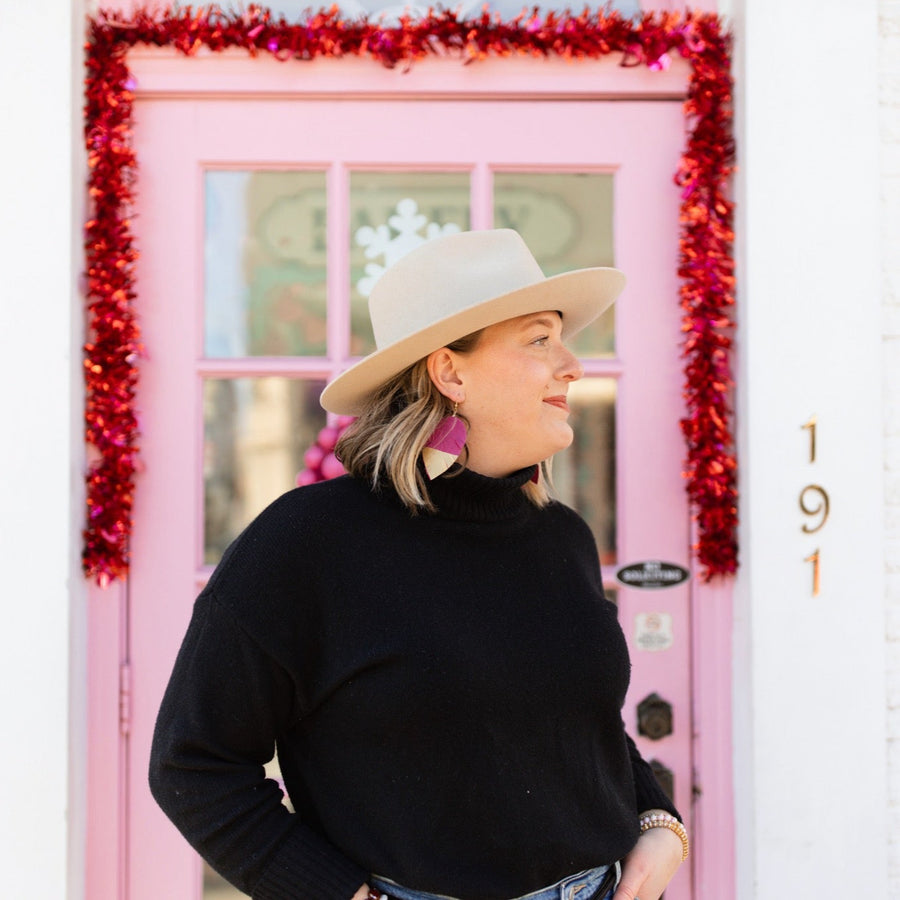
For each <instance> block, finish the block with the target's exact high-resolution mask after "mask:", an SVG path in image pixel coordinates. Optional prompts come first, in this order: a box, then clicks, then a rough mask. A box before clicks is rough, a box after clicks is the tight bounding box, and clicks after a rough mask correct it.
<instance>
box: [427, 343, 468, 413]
mask: <svg viewBox="0 0 900 900" xmlns="http://www.w3.org/2000/svg"><path fill="white" fill-rule="evenodd" d="M425 362H426V365H427V367H428V375H429V377H430V378H431V380H432V382H433V383H434V386H435V387H436V388H437V389H438V390H439V391H440V392H441V393H442V394H443V395H444V396H445V397H446V398H447V399H448V400H452V401H453V402H454V403H462V402H463V400H464V399H465V397H464V396H463V391H462V380H461V379H460V377H459V373H458V372H457V370H456V354H455V353H454V352H453V351H452V350H451V349H450V348H449V347H441V348H440V350H435V351H434V352H433V353H429V354H428V358H427V359H426V361H425Z"/></svg>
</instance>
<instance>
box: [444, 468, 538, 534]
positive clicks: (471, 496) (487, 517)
mask: <svg viewBox="0 0 900 900" xmlns="http://www.w3.org/2000/svg"><path fill="white" fill-rule="evenodd" d="M534 470H535V466H528V467H527V468H524V469H519V470H518V471H517V472H513V473H512V474H511V475H508V476H506V477H505V478H489V477H488V476H486V475H479V474H478V473H477V472H473V471H471V469H460V468H458V467H454V468H453V469H451V470H450V471H449V472H448V473H447V474H446V475H442V476H441V477H440V478H436V479H435V480H434V481H431V482H429V484H428V492H429V494H430V495H431V500H432V502H433V503H434V505H435V506H436V507H437V515H438V516H440V517H442V518H445V519H463V520H468V521H472V522H490V521H498V520H502V519H512V518H515V517H516V516H518V515H521V514H522V512H524V511H525V510H527V509H528V508H529V507H531V501H530V500H529V499H528V497H526V496H525V493H524V492H523V491H522V487H523V485H525V484H527V483H528V481H529V479H530V478H531V476H532V475H533V474H534Z"/></svg>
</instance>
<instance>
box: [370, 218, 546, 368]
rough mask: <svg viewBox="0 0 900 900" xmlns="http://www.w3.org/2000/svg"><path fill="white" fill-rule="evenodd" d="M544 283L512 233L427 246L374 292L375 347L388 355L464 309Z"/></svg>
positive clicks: (452, 238)
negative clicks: (386, 349)
mask: <svg viewBox="0 0 900 900" xmlns="http://www.w3.org/2000/svg"><path fill="white" fill-rule="evenodd" d="M543 280H544V273H543V272H542V271H541V267H540V266H539V265H538V264H537V261H536V260H535V258H534V257H533V256H532V255H531V251H530V250H529V249H528V247H527V246H526V244H525V242H524V241H523V240H522V238H521V237H520V236H519V234H518V233H517V232H515V231H512V230H511V229H498V230H496V231H463V232H459V233H457V234H452V235H446V236H444V237H442V238H441V239H440V240H435V241H426V242H425V243H424V244H422V245H420V246H419V247H416V249H415V250H412V251H410V252H409V253H407V254H406V256H404V257H402V258H401V259H399V260H398V261H397V262H396V263H395V264H394V265H393V266H391V268H389V269H388V270H387V271H386V272H385V273H384V274H383V275H382V276H381V278H379V279H378V281H377V282H376V283H375V286H374V287H373V288H372V293H371V294H370V295H369V316H370V318H371V320H372V330H373V332H374V334H375V345H376V347H377V348H378V349H379V350H380V349H383V348H384V347H388V346H390V345H391V344H395V343H397V342H398V341H401V340H403V339H405V338H407V337H409V336H410V335H412V334H415V333H416V332H419V331H421V330H423V329H425V328H428V327H429V326H431V325H433V324H435V323H436V322H439V321H440V320H441V319H445V318H447V317H448V316H453V315H454V314H456V313H458V312H461V311H462V310H464V309H468V308H469V307H471V306H476V305H478V304H479V303H483V302H484V301H486V300H490V299H492V298H494V297H499V296H502V295H503V294H508V293H510V292H512V291H517V290H519V289H520V288H523V287H528V286H529V285H532V284H536V283H538V282H540V281H543ZM462 336H463V335H462V334H459V335H456V337H462Z"/></svg>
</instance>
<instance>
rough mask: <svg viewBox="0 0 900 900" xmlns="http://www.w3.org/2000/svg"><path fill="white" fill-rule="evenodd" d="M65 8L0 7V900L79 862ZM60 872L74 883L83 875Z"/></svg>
mask: <svg viewBox="0 0 900 900" xmlns="http://www.w3.org/2000/svg"><path fill="white" fill-rule="evenodd" d="M78 8H80V6H79V4H77V3H75V4H73V3H71V2H69V0H31V2H28V3H3V4H0V35H2V36H3V46H2V52H0V111H2V122H3V126H2V127H3V136H4V140H3V145H2V149H0V163H2V164H0V202H2V209H3V212H2V215H0V273H2V276H0V390H2V417H0V422H2V426H0V435H2V440H0V472H2V477H0V511H2V515H0V571H2V576H0V577H2V582H0V583H2V588H0V598H2V599H0V603H2V610H3V627H2V629H0V709H2V710H3V740H2V742H0V771H2V772H3V773H4V774H3V778H2V779H0V829H2V830H0V871H2V872H3V889H2V892H3V895H4V896H8V897H36V898H62V897H66V896H76V894H75V893H72V894H67V882H68V881H69V878H70V873H69V872H68V871H67V869H68V866H69V865H70V860H69V853H68V848H69V843H70V841H71V842H72V844H73V847H75V848H76V853H77V846H78V843H79V841H80V839H81V835H83V827H82V825H81V823H80V821H79V819H80V817H81V816H82V814H83V806H81V807H79V800H78V791H79V778H80V772H79V768H78V766H79V764H78V763H76V765H75V768H74V770H73V777H71V778H70V772H69V757H70V754H69V746H70V729H71V732H72V734H73V735H74V739H75V740H76V741H80V740H83V727H82V725H83V712H84V702H83V696H82V693H83V682H84V680H83V678H80V677H76V680H73V681H72V682H71V684H73V685H74V691H73V696H72V701H73V702H72V709H73V710H74V711H75V714H74V716H73V717H71V718H70V696H69V691H70V675H69V673H70V665H79V663H78V658H79V654H80V653H81V652H82V651H81V650H78V651H77V652H76V653H75V654H70V634H74V635H76V644H77V633H78V631H79V628H80V627H81V626H80V624H79V615H80V614H79V613H78V610H79V609H80V608H81V606H80V604H79V603H78V599H77V598H78V597H79V594H80V591H79V585H80V576H79V574H78V562H77V554H78V546H77V545H78V526H79V525H80V519H81V504H80V499H79V497H80V491H81V488H80V477H81V475H80V472H81V465H80V460H81V459H82V454H81V451H80V441H79V440H77V439H76V437H75V436H76V435H77V433H78V431H79V419H80V414H81V413H80V410H81V400H80V397H79V396H78V395H79V390H80V374H78V373H79V369H78V364H79V361H78V359H77V349H76V348H77V344H78V341H79V338H78V334H79V331H80V328H79V322H78V320H77V319H76V320H74V321H73V316H72V311H73V309H75V308H76V307H75V305H74V304H75V300H74V297H73V292H74V285H75V283H76V280H75V277H74V274H75V272H76V271H77V269H78V267H79V263H78V262H77V259H76V256H75V247H74V243H75V242H76V241H77V235H78V234H79V233H80V227H75V222H76V220H80V218H81V211H80V210H76V209H75V208H74V204H73V184H75V185H79V186H80V184H81V183H82V181H83V178H82V177H81V176H80V175H79V176H77V177H75V178H73V147H74V146H75V145H76V144H77V142H78V140H79V137H78V135H79V128H80V116H81V111H80V98H79V97H78V94H79V92H80V77H81V73H80V63H76V62H73V60H74V59H75V58H76V57H77V56H78V54H79V53H80V50H79V47H80V44H81V43H82V31H81V18H80V13H77V12H74V11H73V10H75V9H78ZM76 66H77V67H78V68H77V69H76ZM78 190H79V191H80V187H79V188H78ZM73 587H74V590H73ZM70 592H72V595H74V596H73V610H72V611H74V612H75V616H74V617H73V616H71V615H70ZM82 621H83V620H82ZM83 756H84V754H83V753H78V754H75V755H74V758H75V759H76V760H77V759H83ZM80 780H81V781H83V779H80ZM71 865H72V867H73V872H72V873H71V877H72V879H73V880H74V881H76V882H77V881H78V878H79V875H78V868H79V866H80V860H79V859H78V858H73V859H72V861H71Z"/></svg>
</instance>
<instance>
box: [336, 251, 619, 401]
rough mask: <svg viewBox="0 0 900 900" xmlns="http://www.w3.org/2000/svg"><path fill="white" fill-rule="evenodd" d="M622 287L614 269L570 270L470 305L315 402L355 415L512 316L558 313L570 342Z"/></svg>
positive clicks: (351, 372) (356, 369) (367, 361)
mask: <svg viewBox="0 0 900 900" xmlns="http://www.w3.org/2000/svg"><path fill="white" fill-rule="evenodd" d="M624 287H625V276H624V275H623V274H622V273H621V272H620V271H619V270H618V269H611V268H605V267H597V268H592V269H576V270H575V271H572V272H563V273H562V274H560V275H553V276H551V277H550V278H546V279H544V280H543V281H538V282H536V283H535V284H531V285H528V286H527V287H524V288H519V289H518V290H515V291H510V292H509V293H507V294H501V295H500V296H499V297H492V298H491V299H490V300H484V301H481V302H479V303H475V304H473V305H472V306H469V307H467V308H465V309H462V310H459V311H458V312H455V313H453V315H450V316H447V317H446V318H444V319H439V320H438V321H437V322H434V323H433V324H431V325H429V326H428V327H427V328H423V329H422V330H421V331H417V332H415V333H413V334H411V335H409V336H408V337H406V338H404V339H403V340H400V341H397V342H396V343H395V344H391V345H390V346H388V347H385V348H384V349H382V350H376V351H375V352H374V353H371V354H370V355H369V356H366V357H365V358H364V359H361V360H360V361H359V362H358V363H356V364H355V365H353V366H351V367H350V368H349V369H347V370H346V371H345V372H343V373H341V374H340V375H338V377H337V378H335V379H334V381H332V382H331V383H330V384H329V385H328V386H327V387H326V388H325V390H324V391H323V392H322V396H321V398H320V402H321V404H322V406H323V407H324V408H325V409H327V410H328V411H329V412H332V413H339V414H342V415H350V416H355V415H359V413H360V412H361V411H362V409H363V407H364V406H365V401H366V399H367V398H368V397H369V396H370V395H371V394H372V393H373V392H374V391H376V390H377V389H378V388H379V387H381V385H383V384H384V383H385V382H387V381H388V380H389V379H391V378H393V377H394V376H395V375H399V374H400V372H402V371H403V370H404V369H406V368H407V367H408V366H411V365H412V364H413V363H415V362H418V361H419V360H420V359H424V358H425V357H426V356H428V354H429V353H432V352H433V351H435V350H438V349H439V348H441V347H446V346H447V344H452V343H453V341H455V340H458V339H459V338H461V337H464V336H465V335H467V334H472V332H474V331H479V330H481V329H482V328H487V327H488V326H489V325H495V324H497V323H498V322H504V321H506V320H507V319H514V318H515V317H516V316H524V315H528V314H529V313H536V312H542V311H543V310H546V309H553V310H558V311H559V312H560V313H561V314H562V337H563V338H564V339H566V338H570V337H571V336H572V335H573V334H576V333H577V332H579V331H581V329H582V328H584V327H585V326H586V325H589V324H590V323H591V322H593V321H594V319H596V318H597V317H598V316H599V315H600V314H601V313H602V312H604V311H605V310H606V309H608V308H609V307H610V306H611V305H612V304H613V302H614V301H615V299H616V297H618V296H619V294H620V293H621V292H622V289H623V288H624Z"/></svg>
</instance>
